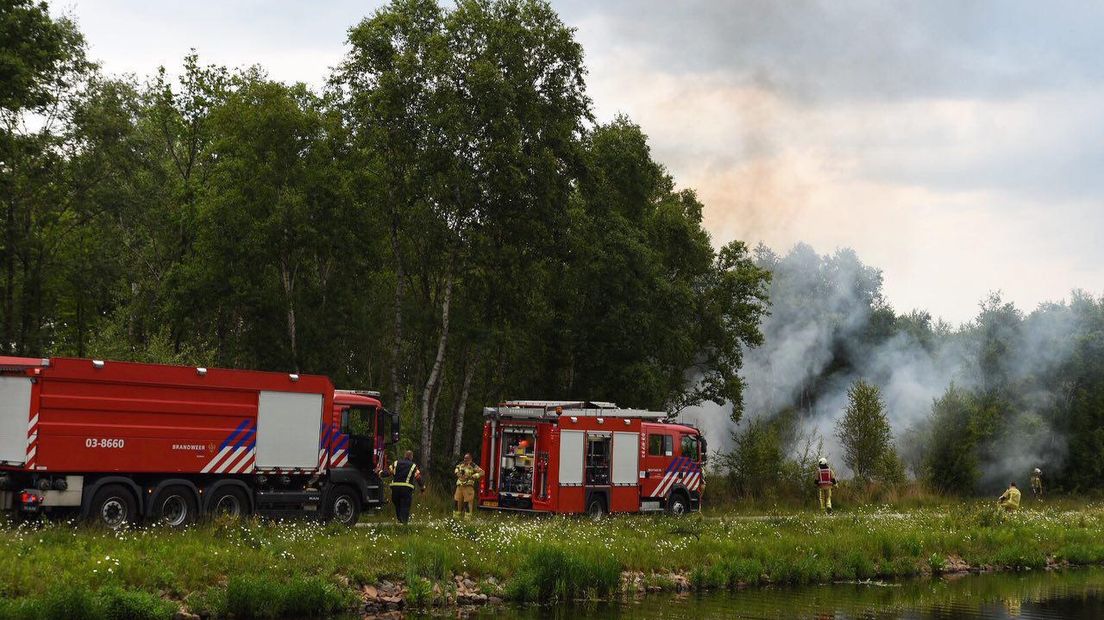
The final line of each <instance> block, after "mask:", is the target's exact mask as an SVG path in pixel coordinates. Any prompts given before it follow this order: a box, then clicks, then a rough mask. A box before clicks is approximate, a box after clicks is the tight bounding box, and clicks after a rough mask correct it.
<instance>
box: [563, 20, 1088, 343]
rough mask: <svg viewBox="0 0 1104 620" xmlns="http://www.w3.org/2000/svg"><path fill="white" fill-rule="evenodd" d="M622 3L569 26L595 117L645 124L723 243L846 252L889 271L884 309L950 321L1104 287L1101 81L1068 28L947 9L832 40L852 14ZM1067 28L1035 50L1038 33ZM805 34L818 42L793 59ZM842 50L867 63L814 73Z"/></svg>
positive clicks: (1077, 30) (859, 23) (847, 31)
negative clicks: (582, 51) (983, 306)
mask: <svg viewBox="0 0 1104 620" xmlns="http://www.w3.org/2000/svg"><path fill="white" fill-rule="evenodd" d="M618 6H619V5H616V4H615V5H614V8H613V9H611V8H610V7H609V6H608V5H603V6H602V8H601V9H600V10H599V9H589V11H590V12H586V11H582V12H581V15H582V17H580V19H579V21H578V22H577V23H578V25H579V36H580V38H581V40H582V41H583V43H584V46H585V47H586V49H587V50H588V61H589V65H590V70H591V78H590V81H589V84H590V90H591V93H592V95H593V97H594V99H595V102H596V106H597V112H598V116H599V118H600V119H609V118H612V116H613V115H615V114H617V113H619V112H625V113H628V114H629V115H630V116H631V117H632V118H633V119H634V120H635V121H637V122H639V123H640V124H641V125H642V126H643V127H644V129H645V131H646V132H647V133H648V134H649V137H650V140H651V143H652V145H653V151H654V153H655V155H656V157H657V159H659V160H660V161H662V162H664V163H666V164H667V165H668V167H669V169H670V170H671V171H672V173H673V174H674V176H675V178H676V181H677V182H679V183H680V184H681V185H683V186H686V187H693V188H695V189H697V190H698V192H699V195H700V196H701V197H702V199H703V202H704V203H705V205H706V209H705V212H704V218H705V222H704V223H705V226H706V228H707V229H708V230H709V231H710V232H711V234H712V235H713V238H714V241H715V242H716V243H717V244H721V243H724V242H727V241H729V240H731V239H735V238H740V239H744V240H748V241H751V242H753V243H754V242H757V241H764V242H766V243H767V244H768V245H771V246H772V247H776V248H786V247H789V246H792V245H793V244H795V243H797V242H800V241H806V242H809V243H811V244H812V245H813V246H814V247H816V248H817V249H818V250H820V251H831V250H833V249H834V248H836V247H854V248H856V249H857V250H859V251H860V253H861V254H862V255H863V256H864V258H865V259H867V260H868V261H870V262H872V263H873V264H876V265H878V266H879V267H882V268H883V269H884V271H885V275H886V291H887V297H888V298H889V300H890V302H891V303H892V304H894V305H895V306H896V307H898V308H899V309H905V310H907V309H911V308H915V307H920V308H926V309H929V310H931V311H932V312H933V313H934V314H936V315H937V316H941V317H944V318H947V319H949V320H951V321H954V322H962V321H965V320H968V319H969V318H970V317H971V316H972V315H973V313H974V310H975V309H976V305H977V301H978V300H979V299H981V298H982V297H983V296H984V295H985V294H986V293H987V292H988V291H990V290H994V289H1001V290H1004V291H1005V293H1006V296H1007V297H1008V298H1010V299H1012V300H1014V301H1015V302H1017V303H1018V304H1019V305H1020V306H1021V307H1025V308H1029V309H1030V308H1033V307H1035V306H1036V305H1038V304H1039V303H1041V302H1043V301H1046V300H1056V299H1061V298H1063V297H1064V296H1065V295H1066V294H1068V292H1069V291H1070V290H1071V289H1073V288H1077V287H1084V288H1088V289H1090V290H1101V289H1102V288H1104V268H1101V265H1102V264H1104V248H1101V247H1099V244H1097V243H1095V242H1094V241H1093V239H1092V235H1093V232H1092V231H1095V230H1098V229H1099V228H1100V226H1101V225H1104V210H1102V209H1101V208H1100V207H1101V203H1102V202H1104V200H1102V198H1104V177H1102V176H1101V175H1099V174H1098V171H1099V169H1100V165H1101V163H1102V162H1104V140H1101V138H1102V137H1104V115H1102V114H1101V113H1100V110H1102V109H1104V105H1102V104H1104V80H1100V79H1099V77H1100V76H1099V75H1097V74H1098V73H1099V71H1098V70H1097V68H1096V67H1095V65H1093V66H1087V65H1085V64H1084V63H1083V62H1081V61H1080V57H1079V56H1078V50H1080V49H1082V47H1083V46H1084V45H1087V44H1088V43H1087V42H1086V41H1085V37H1084V36H1083V35H1084V34H1085V32H1086V29H1085V28H1084V27H1083V26H1081V25H1080V24H1074V25H1072V26H1068V24H1067V22H1071V21H1077V20H1076V19H1074V18H1072V17H1070V16H1067V15H1058V16H1050V17H1049V18H1048V19H1043V18H1044V17H1046V16H1042V15H1040V16H1034V15H1030V12H1031V11H1030V10H1029V9H1030V8H1031V7H1026V8H1025V7H1016V6H1012V5H1009V7H1010V8H1009V10H1008V11H1007V12H1004V11H996V10H995V9H993V7H988V8H986V7H985V6H984V5H970V6H971V7H974V8H972V9H970V12H971V14H970V15H968V16H966V18H964V19H966V22H964V23H962V24H959V23H957V22H956V21H955V19H957V17H956V16H957V14H958V10H957V9H954V8H953V7H943V8H944V13H940V12H939V11H934V12H933V11H932V10H928V9H925V10H924V11H922V12H923V15H922V16H920V17H917V19H916V21H909V20H908V19H905V18H906V17H909V15H908V14H909V11H904V12H902V13H900V16H899V17H901V19H897V18H896V17H895V18H894V19H889V17H888V16H887V15H882V17H881V18H876V16H874V17H872V16H870V15H865V14H864V15H861V16H857V17H856V19H855V20H854V23H853V26H852V27H848V28H843V27H842V26H841V27H839V28H836V27H834V26H838V25H839V24H845V23H848V20H847V19H845V16H846V15H853V16H854V15H855V14H856V13H857V11H855V10H853V8H848V7H849V5H846V3H844V4H838V3H832V4H831V6H827V5H820V4H816V3H813V4H810V5H808V6H806V5H802V6H803V7H804V8H803V9H802V10H793V9H789V8H787V9H785V10H783V9H781V8H779V7H781V6H782V5H775V4H773V3H770V4H768V5H766V6H761V5H759V4H756V3H751V4H747V5H745V4H741V5H740V7H738V8H737V9H731V8H730V9H728V10H722V9H718V8H717V7H714V6H708V7H706V6H701V5H698V4H695V3H677V4H663V5H656V4H651V3H645V5H644V8H642V9H640V10H638V11H635V12H633V13H632V14H631V16H630V15H629V14H622V13H620V12H619V11H620V9H618V8H617V7H618ZM785 6H786V7H790V6H791V5H785ZM956 6H957V5H956ZM1002 6H1003V5H1002ZM672 7H678V8H679V9H681V10H680V11H677V14H675V13H676V11H675V9H673V8H672ZM841 7H842V8H841ZM979 7H980V8H979ZM804 9H808V10H804ZM990 9H992V10H990ZM826 11H827V12H829V13H831V15H829V16H827V17H825V18H824V19H821V17H824V16H823V15H822V14H823V13H824V12H826ZM873 11H874V13H876V14H877V13H883V14H885V13H886V12H887V11H889V9H885V8H881V5H879V6H878V7H875V8H874V9H873ZM890 12H892V11H890ZM727 13H733V14H732V15H729V14H727ZM894 15H896V13H895V14H894ZM749 16H756V19H754V20H751V21H752V22H754V23H755V24H756V27H755V28H751V26H750V25H749V22H748V20H749V19H750V17H749ZM1035 17H1039V19H1040V21H1039V24H1038V25H1037V27H1035V28H1032V23H1031V22H1030V21H1029V20H1028V18H1035ZM1082 17H1083V18H1085V19H1089V20H1090V21H1091V18H1092V16H1091V15H1088V16H1086V15H1082ZM879 19H880V20H881V21H880V22H879V23H881V25H882V26H883V27H882V28H881V29H872V28H870V27H869V26H870V23H871V20H874V21H878V20H879ZM902 19H904V21H905V22H908V23H902ZM987 20H988V21H987ZM798 22H800V23H798ZM806 22H807V23H806ZM979 22H983V23H985V24H988V26H987V28H988V27H994V26H995V25H996V24H1000V25H1002V26H1003V27H1004V28H1005V30H1004V31H1002V32H1003V33H1002V34H993V33H990V32H989V31H988V30H987V29H986V28H980V27H978V25H977V24H978V23H979ZM802 23H804V24H805V25H804V26H803V25H802ZM813 23H816V24H820V26H818V27H816V28H813V27H812V26H811V25H810V24H813ZM864 24H865V25H864ZM1067 26H1068V28H1069V31H1070V32H1071V35H1070V36H1069V37H1067V38H1066V39H1063V43H1062V44H1059V45H1055V46H1053V47H1054V48H1055V49H1054V50H1052V51H1051V50H1047V51H1040V49H1039V47H1040V41H1041V40H1042V39H1040V37H1041V36H1042V35H1041V34H1039V33H1040V32H1052V31H1055V30H1061V29H1063V28H1066V27H1067ZM749 29H751V30H754V32H749V31H748V30H749ZM806 29H812V30H813V32H810V33H809V37H811V39H810V40H811V41H814V43H810V44H808V45H805V44H802V45H797V46H795V47H792V48H791V46H789V45H788V44H787V43H786V42H787V41H792V40H793V39H794V38H795V37H797V36H798V34H796V33H801V32H804V31H805V30H806ZM1021 31H1029V32H1026V34H1025V33H1024V32H1021ZM722 32H725V33H727V34H726V35H724V36H722V34H721V33H722ZM1021 35H1023V37H1022V40H1019V39H1016V37H1017V36H1021ZM887 38H888V39H891V41H890V42H886V39H887ZM821 40H824V41H827V42H825V43H823V45H822V44H819V43H815V41H821ZM844 40H846V42H847V45H850V46H852V47H849V48H848V49H847V50H846V53H847V54H852V55H853V56H854V57H855V58H856V59H863V60H861V61H859V60H856V62H854V63H850V62H847V63H845V62H841V61H839V59H838V58H836V59H822V58H820V56H821V55H823V54H826V53H828V52H827V50H831V49H833V48H834V47H840V46H844V43H845V41H844ZM883 46H888V47H886V49H885V50H883V51H884V53H883V54H882V55H880V56H879V55H877V54H875V53H874V52H875V51H876V50H879V49H881V48H882V47H883ZM722 48H723V49H724V50H728V51H727V52H724V53H722V51H720V50H721V49H722ZM852 48H855V49H852ZM856 49H857V50H859V51H856ZM818 50H819V51H818ZM1032 54H1035V57H1034V58H1029V57H1028V56H1031V55H1032ZM867 56H870V58H866V57H867ZM913 56H917V58H915V59H914V58H913ZM920 57H922V58H920ZM864 58H865V59H864ZM1090 64H1091V63H1090ZM1040 66H1045V67H1046V68H1047V70H1048V71H1052V72H1048V71H1043V70H1041V69H1039V67H1040ZM937 74H938V75H937ZM886 75H891V76H893V80H897V81H898V82H900V81H902V80H903V81H904V82H907V86H908V87H907V88H905V86H904V85H899V86H893V84H894V83H896V82H893V81H890V82H886V81H885V80H886V78H885V76H886ZM1094 80H1095V81H1094Z"/></svg>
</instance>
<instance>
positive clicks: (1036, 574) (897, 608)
mask: <svg viewBox="0 0 1104 620" xmlns="http://www.w3.org/2000/svg"><path fill="white" fill-rule="evenodd" d="M470 617H474V618H485V619H487V620H490V619H491V618H494V619H496V620H497V619H500V618H504V617H516V618H527V619H532V620H537V619H541V620H543V619H549V620H590V619H598V618H623V619H633V620H667V619H672V620H673V619H676V618H677V619H689V618H756V619H759V618H772V619H773V618H810V619H815V620H821V619H824V620H827V619H839V620H844V619H851V618H854V619H863V620H866V619H871V620H873V619H882V618H907V619H915V620H926V619H940V620H942V619H951V618H978V619H982V618H984V619H997V618H1000V619H1004V618H1023V619H1035V618H1101V619H1104V569H1085V570H1068V571H1062V572H1045V571H1033V572H1025V573H1001V574H986V575H962V576H955V577H948V578H934V579H915V580H908V581H901V582H895V583H844V584H832V585H823V586H808V587H799V588H798V587H795V588H783V587H768V588H751V589H747V590H742V591H737V592H724V593H707V594H690V595H686V596H673V595H663V596H658V595H653V596H648V597H644V598H642V599H639V600H637V601H633V602H627V603H616V604H592V605H568V606H556V607H515V608H510V609H508V610H502V609H499V610H495V611H492V610H482V611H479V612H476V613H475V614H474V615H473V616H470Z"/></svg>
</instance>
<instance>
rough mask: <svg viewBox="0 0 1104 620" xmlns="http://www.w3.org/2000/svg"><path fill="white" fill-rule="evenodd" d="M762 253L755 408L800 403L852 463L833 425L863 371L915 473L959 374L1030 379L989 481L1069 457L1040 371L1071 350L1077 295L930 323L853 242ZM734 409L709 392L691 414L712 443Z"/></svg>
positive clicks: (751, 354) (968, 379)
mask: <svg viewBox="0 0 1104 620" xmlns="http://www.w3.org/2000/svg"><path fill="white" fill-rule="evenodd" d="M757 261H758V262H759V263H760V265H761V266H764V267H767V268H769V269H771V271H772V273H773V280H772V283H771V291H770V299H771V315H770V316H769V317H767V318H766V319H765V320H764V322H763V325H762V330H763V334H764V337H765V342H764V344H763V346H761V347H759V348H756V349H750V350H747V351H746V352H745V356H746V357H745V361H744V368H743V371H742V376H743V378H744V379H745V381H746V383H747V386H746V390H745V395H744V403H743V404H744V419H745V420H749V419H755V418H759V417H763V416H765V417H768V418H771V417H774V416H776V415H778V414H779V413H781V412H783V411H785V410H789V409H792V410H796V411H797V412H798V415H799V419H800V420H801V423H802V424H803V425H804V429H802V430H803V431H804V434H805V435H808V433H810V432H813V433H815V434H818V435H819V436H820V437H822V438H823V440H824V453H825V454H824V455H825V456H827V457H828V458H829V459H831V460H832V461H833V462H834V463H836V464H838V466H839V468H840V469H841V470H844V473H845V475H846V474H847V473H849V472H846V470H845V468H844V467H843V463H842V456H843V453H842V449H841V448H840V446H839V443H838V440H837V439H836V437H835V427H836V422H837V420H838V419H839V417H840V416H841V415H842V413H843V411H844V409H845V408H846V406H847V390H848V388H849V387H850V385H851V384H852V382H854V381H855V380H856V379H858V378H860V377H861V378H865V379H866V380H867V381H870V382H872V383H874V384H875V385H877V386H878V387H879V388H880V390H881V393H882V397H883V400H884V401H885V404H886V410H887V414H888V417H889V420H890V424H891V426H892V428H893V433H894V438H895V444H896V446H897V448H898V452H899V453H900V454H901V455H902V457H903V458H904V459H905V462H906V464H908V465H910V466H911V468H912V469H913V473H914V474H915V473H917V471H916V470H917V469H918V464H919V463H920V461H921V459H922V456H923V455H922V453H921V452H922V450H923V448H924V446H923V445H922V444H921V443H920V441H919V440H920V439H921V438H922V437H923V430H924V429H925V428H926V425H928V424H929V423H930V416H931V411H932V403H933V401H934V400H936V399H938V398H939V397H941V396H942V395H943V394H944V393H945V392H946V390H947V389H948V387H949V386H950V385H951V384H952V382H953V383H954V384H955V385H957V386H958V387H960V388H963V389H967V390H976V389H983V388H985V387H987V386H988V385H989V384H991V383H992V382H994V381H998V380H999V381H1004V382H1011V383H1014V384H1015V385H1017V386H1030V388H1031V389H1029V390H1027V391H1026V396H1025V397H1023V398H1021V399H1020V401H1021V402H1018V403H1017V404H1016V407H1017V408H1016V411H1015V412H1014V414H1013V415H1012V416H1011V418H1010V419H1008V420H1007V421H1006V424H1005V428H1002V429H1000V431H999V432H998V433H997V435H998V437H997V438H996V440H997V441H996V442H995V443H994V447H991V448H989V449H988V450H987V451H986V452H985V454H983V459H982V480H981V486H982V487H983V488H989V487H993V488H995V487H997V486H1000V485H1003V484H1006V483H1007V482H1008V480H1011V479H1018V480H1023V479H1024V478H1025V477H1026V475H1027V472H1030V470H1031V469H1032V468H1034V467H1036V466H1040V465H1044V466H1047V467H1056V466H1058V465H1060V464H1061V460H1062V458H1063V456H1064V453H1065V440H1064V438H1063V437H1061V436H1060V435H1059V434H1058V433H1056V432H1055V431H1054V430H1053V429H1051V428H1049V427H1048V425H1047V422H1046V417H1044V416H1043V415H1041V413H1040V412H1042V411H1045V410H1046V409H1047V408H1050V407H1052V406H1053V405H1054V404H1055V402H1056V399H1058V398H1061V394H1057V393H1055V390H1054V388H1053V384H1052V383H1048V384H1046V385H1044V382H1043V381H1041V380H1040V378H1041V377H1047V376H1048V375H1049V374H1050V373H1053V371H1054V369H1056V368H1057V367H1058V366H1059V365H1060V364H1061V363H1062V362H1064V361H1065V360H1066V358H1067V357H1068V356H1069V354H1070V348H1071V346H1072V342H1073V338H1071V337H1070V334H1071V332H1072V329H1073V316H1072V312H1070V310H1069V308H1068V307H1066V306H1050V307H1048V308H1046V309H1045V310H1046V311H1045V312H1043V311H1039V312H1035V313H1032V314H1031V315H1030V316H1028V317H1027V318H1026V319H1023V318H1022V317H1021V316H1020V315H1019V314H1018V312H1017V311H1016V310H1015V309H1014V308H1012V307H1011V306H1010V305H1004V304H1001V303H1000V302H999V298H998V297H993V298H992V299H989V300H987V301H985V302H984V303H983V304H982V308H981V313H980V314H979V317H978V319H977V320H976V321H974V322H973V323H971V324H968V325H965V326H961V327H960V328H957V329H953V328H952V327H951V326H949V325H946V324H943V323H937V324H935V325H932V323H931V319H930V317H928V315H926V314H924V313H922V312H913V313H911V314H909V315H904V316H901V317H896V316H895V314H894V312H893V311H892V309H890V308H889V307H888V306H887V305H886V304H885V302H884V300H883V299H882V296H881V286H882V279H881V273H880V272H879V271H878V270H877V269H875V268H872V267H869V266H866V265H864V264H863V263H862V262H861V261H860V260H859V258H858V257H857V256H856V255H855V253H854V252H853V251H851V250H840V251H838V252H836V253H835V254H833V255H828V256H820V255H818V254H817V253H816V252H815V251H814V250H813V249H812V248H811V247H809V246H807V245H804V244H801V245H798V246H796V247H795V248H794V249H793V250H792V251H791V252H789V253H788V254H787V255H786V256H784V257H780V256H778V255H776V254H774V253H773V252H771V251H770V250H768V249H766V248H763V247H760V248H759V249H758V250H757ZM987 313H988V314H987ZM1001 313H1005V314H1001ZM1005 319H1007V320H1005ZM986 329H989V330H1005V331H1006V332H1007V333H1005V331H1002V332H1000V333H995V334H989V335H990V336H994V335H995V336H999V337H1000V339H1001V341H1002V342H1008V343H1011V344H1010V346H1009V348H1008V350H1007V351H1005V352H1004V353H1003V354H1000V352H998V353H997V354H991V352H987V351H985V350H983V349H984V347H986V346H989V345H987V344H986V343H987V342H988V341H987V340H986V331H985V330H986ZM730 411H731V407H730V406H729V405H727V404H726V405H724V406H716V405H712V404H706V405H703V406H701V407H695V408H692V409H687V410H686V411H684V412H683V416H682V417H683V419H685V420H689V421H692V422H694V423H696V424H698V425H699V426H700V427H701V428H703V430H704V432H705V433H706V436H707V439H708V440H709V441H710V448H711V450H713V449H716V450H719V451H720V452H722V453H723V452H727V451H728V450H729V449H730V448H731V443H732V442H731V436H732V432H733V431H734V430H735V428H736V427H735V426H734V425H733V424H732V422H731V420H730V418H729V415H728V414H729V412H730Z"/></svg>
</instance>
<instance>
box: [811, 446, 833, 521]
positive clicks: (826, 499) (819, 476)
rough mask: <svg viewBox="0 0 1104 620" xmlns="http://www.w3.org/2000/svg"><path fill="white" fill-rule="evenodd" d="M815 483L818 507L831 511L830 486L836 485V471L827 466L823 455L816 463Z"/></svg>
mask: <svg viewBox="0 0 1104 620" xmlns="http://www.w3.org/2000/svg"><path fill="white" fill-rule="evenodd" d="M816 485H817V496H818V497H819V498H820V509H821V510H823V511H824V512H832V487H834V486H836V472H834V471H832V468H831V467H829V466H828V459H826V458H823V457H821V459H820V461H819V462H818V463H817V470H816Z"/></svg>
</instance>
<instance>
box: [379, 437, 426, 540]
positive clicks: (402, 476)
mask: <svg viewBox="0 0 1104 620" xmlns="http://www.w3.org/2000/svg"><path fill="white" fill-rule="evenodd" d="M388 473H390V474H391V502H392V503H394V504H395V518H396V519H398V521H399V523H403V524H405V523H407V522H409V521H410V505H411V504H412V503H413V502H414V484H415V483H417V484H418V486H419V487H420V488H421V491H422V493H425V489H426V487H425V481H423V480H422V472H421V471H419V470H418V466H417V465H416V464H415V463H414V452H412V451H410V450H407V451H406V452H405V453H404V454H403V458H402V459H401V460H398V461H395V462H394V463H392V464H391V469H390V471H389V472H388Z"/></svg>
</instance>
